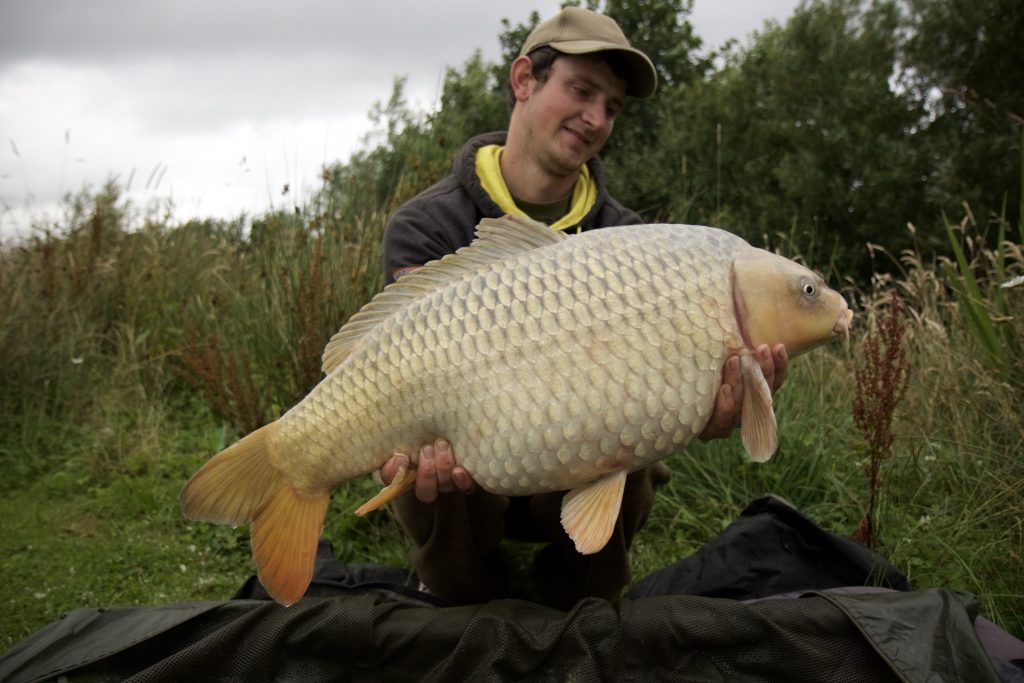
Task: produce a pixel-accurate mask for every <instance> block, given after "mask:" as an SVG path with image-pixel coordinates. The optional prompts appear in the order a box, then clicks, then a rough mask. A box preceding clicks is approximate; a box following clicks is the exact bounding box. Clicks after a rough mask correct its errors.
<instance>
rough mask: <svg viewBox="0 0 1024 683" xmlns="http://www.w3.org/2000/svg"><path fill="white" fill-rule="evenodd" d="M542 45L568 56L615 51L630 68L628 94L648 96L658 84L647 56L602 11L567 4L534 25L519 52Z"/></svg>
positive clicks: (525, 53) (523, 53) (656, 76)
mask: <svg viewBox="0 0 1024 683" xmlns="http://www.w3.org/2000/svg"><path fill="white" fill-rule="evenodd" d="M545 46H548V47H551V48H552V49H554V50H557V51H559V52H564V53H565V54H567V55H584V54H589V53H592V52H606V51H614V52H618V53H620V54H621V55H622V56H623V58H624V59H625V63H626V67H627V68H628V69H629V79H628V83H627V84H626V94H627V95H632V96H633V97H650V96H651V95H653V94H654V91H655V89H656V88H657V87H658V72H657V71H655V69H654V64H653V63H652V62H651V60H650V58H648V57H647V55H645V54H644V53H643V52H641V51H640V50H637V49H636V48H634V47H633V46H632V45H630V44H629V41H628V40H627V39H626V36H625V34H624V33H623V32H622V29H621V28H619V25H618V24H616V23H615V20H614V19H612V18H611V17H609V16H606V15H604V14H599V13H597V12H592V11H590V10H588V9H583V8H582V7H566V8H565V9H563V10H562V11H561V12H559V13H558V14H556V15H555V16H553V17H551V18H550V19H548V20H547V21H543V22H541V23H539V24H537V27H536V28H534V29H533V31H531V32H530V35H529V36H527V38H526V42H525V43H523V49H522V50H521V51H520V52H519V54H520V56H522V55H527V54H529V53H531V52H533V51H534V50H536V49H537V48H539V47H545Z"/></svg>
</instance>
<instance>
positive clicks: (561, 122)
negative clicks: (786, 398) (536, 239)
mask: <svg viewBox="0 0 1024 683" xmlns="http://www.w3.org/2000/svg"><path fill="white" fill-rule="evenodd" d="M509 85H510V91H511V97H510V100H511V107H512V109H511V114H510V118H509V126H508V132H507V133H492V134H487V135H482V136H478V137H476V138H473V139H471V140H470V141H469V142H468V143H466V145H465V147H464V148H463V150H462V152H461V153H460V155H459V156H458V158H457V160H456V162H455V169H454V172H453V173H452V174H451V175H450V176H448V177H447V178H445V179H444V180H442V181H441V182H439V183H438V184H436V185H434V186H433V187H431V188H429V189H427V190H426V191H424V192H423V193H422V194H420V195H418V196H417V197H415V198H413V199H412V200H410V201H409V202H407V203H406V204H405V205H403V206H402V207H401V208H399V209H398V211H397V212H396V213H395V215H394V216H393V217H392V218H391V220H390V221H389V223H388V226H387V228H386V230H385V235H384V262H385V279H386V281H387V282H389V283H390V282H392V281H394V280H396V279H398V278H400V277H401V276H402V275H404V274H405V273H407V272H409V271H410V270H413V269H415V268H417V267H420V266H422V265H424V264H425V263H427V262H429V261H432V260H435V259H438V258H441V257H442V256H444V255H445V254H449V253H451V252H454V251H455V250H456V249H459V248H460V247H463V246H465V245H467V244H469V243H470V242H471V241H472V239H473V237H474V231H475V229H476V226H477V224H478V223H479V222H480V219H482V218H484V217H494V218H497V217H500V216H502V215H504V214H506V213H516V214H520V215H523V214H525V215H528V216H530V217H531V218H534V219H535V220H540V221H543V222H545V223H548V224H550V225H551V226H552V228H553V229H559V230H567V231H570V232H573V233H575V232H579V231H583V230H591V229H595V228H602V227H609V226H614V225H629V224H637V223H640V222H641V219H640V217H639V216H638V215H637V214H635V213H634V212H632V211H630V210H629V209H627V208H625V207H623V206H622V205H621V204H620V203H619V202H618V201H616V200H615V199H614V198H613V197H612V196H611V195H610V194H609V192H608V189H607V187H606V185H605V179H604V173H603V171H602V168H601V164H600V161H599V160H598V159H597V154H598V152H599V151H600V150H601V148H602V147H603V146H604V143H605V142H606V141H607V140H608V137H609V136H610V135H611V133H612V129H613V127H614V124H615V120H616V118H617V117H618V115H619V114H620V113H621V112H622V110H623V107H624V106H625V102H626V98H627V97H629V96H632V97H637V98H644V97H649V96H650V95H652V94H653V93H654V90H655V88H656V86H657V73H656V71H655V69H654V66H653V64H652V63H651V61H650V59H649V58H648V57H647V56H646V55H645V54H643V53H642V52H640V51H639V50H636V49H634V48H633V47H631V46H630V44H629V41H628V40H627V39H626V37H625V35H623V33H622V30H621V29H620V28H619V26H618V25H617V24H616V23H615V22H614V21H613V20H612V19H611V18H609V17H606V16H604V15H601V14H598V13H595V12H591V11H589V10H585V9H582V8H578V7H568V8H566V9H564V10H562V11H561V12H559V13H558V14H557V15H556V16H555V17H553V18H552V19H549V20H548V21H545V22H543V23H541V24H539V25H538V26H537V27H536V28H535V29H534V31H533V32H532V33H531V34H530V35H529V37H528V38H527V39H526V42H525V44H524V45H523V48H522V51H521V52H520V55H519V57H518V58H517V59H516V60H515V61H514V62H513V63H512V65H511V67H510V71H509ZM757 356H758V359H759V361H760V362H761V366H762V369H763V370H764V372H765V377H766V379H767V380H768V383H769V386H771V387H772V389H773V391H774V390H775V389H777V388H778V386H779V385H780V384H781V383H782V381H783V378H784V376H785V372H786V363H787V358H786V354H785V349H784V348H783V347H782V346H781V345H780V346H778V347H777V348H776V349H774V350H769V349H768V348H767V346H764V347H763V348H761V349H759V350H758V354H757ZM741 402H742V383H741V380H740V372H739V363H738V359H736V358H732V359H730V360H729V362H728V363H727V364H726V368H725V371H724V374H723V383H722V388H721V390H720V392H719V394H718V396H717V400H716V404H715V412H714V414H713V416H712V418H711V421H710V422H709V424H708V426H707V428H706V429H705V431H704V432H703V433H702V435H701V438H702V439H704V440H707V439H709V438H716V437H721V436H727V435H728V434H730V433H731V432H732V430H733V428H734V427H735V424H734V423H735V421H736V420H738V418H739V414H740V411H739V406H740V404H741ZM416 460H417V469H416V486H415V491H410V492H408V493H406V494H404V495H403V496H401V497H399V498H398V499H397V500H396V501H395V502H394V504H393V507H394V510H395V514H396V517H397V518H398V520H399V522H400V523H401V524H402V526H403V527H404V528H405V529H406V531H407V532H408V533H409V535H410V537H411V539H412V541H413V544H414V548H413V550H412V552H411V559H412V562H413V565H414V566H415V568H416V571H417V574H418V575H419V577H420V580H421V581H422V582H423V584H424V585H425V586H426V587H427V588H428V589H430V590H431V591H432V592H434V593H436V594H437V595H438V596H440V597H442V598H445V599H447V600H449V601H451V602H454V603H470V602H482V601H486V600H489V599H491V598H496V597H505V596H507V595H509V588H508V585H507V579H508V574H509V565H508V562H507V561H506V559H505V558H504V555H503V554H502V550H501V548H500V542H501V540H502V538H505V537H509V538H518V539H522V540H528V541H539V542H545V543H547V544H548V545H546V546H545V547H543V548H542V549H541V550H540V551H539V552H538V553H537V554H536V556H535V559H534V562H535V580H536V589H537V591H538V592H539V595H540V597H541V598H542V599H543V600H544V601H545V602H547V603H548V604H551V605H553V606H556V607H560V608H569V607H571V606H572V605H573V604H574V603H575V602H576V601H577V600H578V599H579V598H582V597H585V596H590V595H593V596H598V597H603V598H606V599H609V600H615V599H617V597H618V595H619V592H620V591H621V589H622V588H623V587H624V586H625V585H626V584H627V583H628V581H629V578H630V567H629V561H628V550H629V547H630V545H631V543H632V540H633V537H634V536H635V534H636V532H637V531H638V530H639V529H640V528H641V527H642V526H643V524H644V523H645V522H646V519H647V515H648V513H649V511H650V509H651V505H652V504H653V497H654V491H655V490H656V489H657V487H659V486H661V485H663V484H664V483H665V482H667V481H668V478H669V470H668V468H667V467H666V466H665V465H664V464H663V463H658V464H656V465H654V466H651V467H649V468H647V469H644V470H640V471H637V472H634V473H632V474H631V475H630V476H629V478H628V479H627V484H626V491H625V494H624V498H623V504H622V512H621V514H620V517H619V520H618V523H617V525H616V529H615V532H614V533H613V536H612V538H611V540H610V541H609V542H608V544H607V545H606V546H605V548H604V549H603V550H601V551H600V552H598V553H595V554H593V555H580V554H579V553H578V552H576V550H575V547H574V545H573V543H572V541H571V540H570V539H569V538H568V536H567V535H566V534H565V532H564V531H563V530H562V528H561V524H560V520H559V510H560V505H561V498H562V495H563V494H562V493H552V494H544V495H536V496H528V497H525V498H509V497H506V496H498V495H493V494H490V493H486V492H483V491H476V488H477V487H476V484H475V483H474V481H473V479H472V476H471V475H472V473H470V472H467V471H466V470H465V469H464V468H462V467H460V466H458V464H457V460H456V455H455V453H454V450H453V448H452V446H451V445H450V444H449V443H448V442H447V441H446V440H444V439H439V440H438V441H437V442H436V443H434V444H427V445H425V446H424V447H423V448H422V449H421V451H420V453H419V454H418V458H417V459H416ZM408 461H409V455H408V454H402V455H396V457H395V458H392V459H391V460H390V461H389V462H388V463H387V464H386V465H385V466H384V467H383V468H382V470H381V476H382V478H383V480H384V481H391V479H392V478H393V477H394V476H395V473H396V472H397V471H398V469H399V467H400V466H401V465H403V464H406V463H408ZM474 492H475V493H474ZM470 494H472V495H470Z"/></svg>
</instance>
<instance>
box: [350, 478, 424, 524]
mask: <svg viewBox="0 0 1024 683" xmlns="http://www.w3.org/2000/svg"><path fill="white" fill-rule="evenodd" d="M415 485H416V470H415V469H412V470H411V469H409V467H408V466H407V465H402V466H401V467H399V468H398V472H396V473H395V478H394V479H392V480H391V483H390V484H388V485H387V486H385V487H384V488H382V489H381V490H380V491H378V492H377V495H375V496H374V497H373V498H371V499H370V500H368V501H366V502H365V503H363V504H362V505H360V506H359V507H358V508H357V509H356V514H357V515H359V516H360V517H362V516H363V515H365V514H366V513H367V512H372V511H373V510H376V509H377V508H379V507H383V506H385V505H387V504H388V503H390V502H391V501H393V500H394V499H395V498H397V497H398V496H399V495H401V494H402V493H404V492H405V491H407V490H408V489H410V488H412V487H413V486H415Z"/></svg>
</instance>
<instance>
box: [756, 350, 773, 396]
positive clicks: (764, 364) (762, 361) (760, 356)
mask: <svg viewBox="0 0 1024 683" xmlns="http://www.w3.org/2000/svg"><path fill="white" fill-rule="evenodd" d="M754 356H755V357H756V358H757V363H758V365H760V366H761V374H763V375H764V381H765V382H767V383H768V386H769V387H773V388H774V387H775V359H774V358H773V357H772V350H771V349H770V348H768V345H767V344H761V345H760V346H758V347H757V349H756V350H755V351H754Z"/></svg>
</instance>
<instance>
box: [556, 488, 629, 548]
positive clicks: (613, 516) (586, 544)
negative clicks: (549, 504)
mask: <svg viewBox="0 0 1024 683" xmlns="http://www.w3.org/2000/svg"><path fill="white" fill-rule="evenodd" d="M625 489H626V471H625V470H619V471H618V472H612V473H611V474H606V475H604V476H603V477H601V478H600V479H598V480H597V481H594V482H591V483H589V484H586V485H584V486H579V487H577V488H574V489H572V490H571V491H569V492H568V493H567V494H565V498H563V499H562V527H563V528H564V529H565V532H566V533H567V534H569V538H571V539H572V540H573V543H575V544H576V550H577V551H579V552H580V554H582V555H591V554H593V553H596V552H597V551H599V550H601V548H603V547H604V546H605V544H606V543H608V539H609V538H611V536H612V531H614V530H615V521H616V520H617V519H618V518H619V509H620V508H621V507H622V494H623V492H624V491H625Z"/></svg>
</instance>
